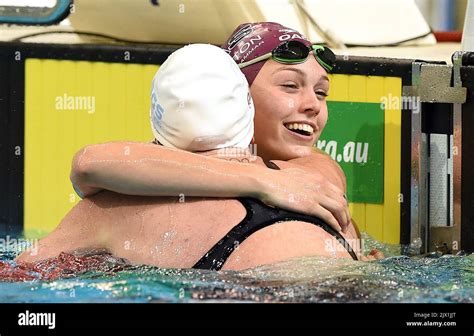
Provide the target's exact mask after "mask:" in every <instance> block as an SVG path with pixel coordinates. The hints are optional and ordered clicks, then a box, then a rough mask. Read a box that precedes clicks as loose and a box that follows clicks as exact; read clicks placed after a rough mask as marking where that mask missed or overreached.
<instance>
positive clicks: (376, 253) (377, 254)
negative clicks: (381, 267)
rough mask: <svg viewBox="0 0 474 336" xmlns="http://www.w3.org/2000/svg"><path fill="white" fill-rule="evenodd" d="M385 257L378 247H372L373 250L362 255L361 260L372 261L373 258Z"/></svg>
mask: <svg viewBox="0 0 474 336" xmlns="http://www.w3.org/2000/svg"><path fill="white" fill-rule="evenodd" d="M383 258H385V256H384V254H383V253H382V252H381V251H379V250H377V249H372V251H370V253H369V254H368V255H366V256H364V255H361V256H360V260H361V261H372V260H378V259H383Z"/></svg>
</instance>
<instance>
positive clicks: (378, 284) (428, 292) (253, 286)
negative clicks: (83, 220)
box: [0, 234, 474, 303]
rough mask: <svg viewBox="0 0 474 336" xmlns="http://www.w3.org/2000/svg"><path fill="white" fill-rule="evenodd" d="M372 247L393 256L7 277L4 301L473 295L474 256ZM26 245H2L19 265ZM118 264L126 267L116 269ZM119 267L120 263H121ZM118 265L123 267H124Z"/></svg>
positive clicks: (7, 259)
mask: <svg viewBox="0 0 474 336" xmlns="http://www.w3.org/2000/svg"><path fill="white" fill-rule="evenodd" d="M363 238H364V239H365V248H366V249H367V250H370V249H371V248H374V247H376V248H378V249H379V250H381V251H382V252H384V254H385V255H386V256H387V258H385V259H382V260H377V261H371V262H354V261H351V260H341V259H328V258H321V257H307V258H301V259H295V260H290V261H286V262H282V263H278V264H273V265H265V266H261V267H256V268H254V269H250V270H245V271H239V272H236V271H223V272H212V271H202V270H189V269H186V270H177V269H160V268H157V267H150V266H131V265H125V266H124V265H123V261H122V260H119V259H114V258H109V259H108V263H109V265H108V267H104V268H103V269H101V270H95V271H86V272H82V273H79V274H69V275H68V276H65V277H63V278H61V279H56V280H40V279H39V277H37V278H35V275H34V274H31V277H32V279H33V280H29V281H16V282H13V281H11V279H10V280H6V279H5V278H3V279H4V280H2V278H1V277H0V302H16V303H30V302H31V303H32V302H36V303H39V302H41V303H50V302H108V303H110V302H352V303H354V302H429V303H448V302H453V303H455V302H459V303H471V302H473V301H474V255H473V254H459V255H444V256H442V255H439V254H430V255H427V256H423V257H408V256H402V255H400V253H399V251H400V250H401V249H400V248H401V247H400V246H389V245H382V244H380V243H378V242H377V241H375V240H373V239H371V238H370V237H369V236H367V235H365V234H364V235H363ZM18 252H19V251H15V250H12V249H8V248H7V249H6V250H5V249H4V250H3V251H0V263H3V264H4V265H9V266H15V263H14V262H13V259H14V257H15V256H16V255H17V254H18ZM114 263H116V264H117V265H118V266H120V267H114V265H113V264H114ZM117 265H116V266H117ZM117 270H118V271H117Z"/></svg>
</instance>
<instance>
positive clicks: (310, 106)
mask: <svg viewBox="0 0 474 336" xmlns="http://www.w3.org/2000/svg"><path fill="white" fill-rule="evenodd" d="M301 94H302V97H301V105H300V112H301V113H304V114H306V115H307V116H308V117H309V118H312V117H316V116H317V115H318V114H319V112H320V111H321V101H320V100H319V99H318V97H317V96H316V93H314V91H313V89H312V88H308V89H307V90H304V91H303V92H302V93H301Z"/></svg>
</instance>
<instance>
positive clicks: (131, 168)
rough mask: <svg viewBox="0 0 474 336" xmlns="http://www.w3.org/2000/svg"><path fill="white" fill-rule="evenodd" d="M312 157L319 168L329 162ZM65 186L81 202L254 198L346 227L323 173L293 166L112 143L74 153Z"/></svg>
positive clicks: (334, 190) (334, 191)
mask: <svg viewBox="0 0 474 336" xmlns="http://www.w3.org/2000/svg"><path fill="white" fill-rule="evenodd" d="M317 155H318V157H319V158H320V160H321V161H322V163H321V165H326V164H328V163H327V162H326V161H332V159H331V158H330V157H328V156H326V155H322V154H317ZM329 164H331V165H332V163H329ZM71 181H72V182H73V185H74V186H75V189H76V190H77V191H78V193H80V194H83V196H85V197H87V196H89V195H92V194H94V193H96V192H98V191H100V190H104V189H106V190H110V191H115V192H118V193H123V194H128V195H143V196H177V195H179V194H184V195H185V196H201V197H255V198H258V199H260V200H262V201H264V202H265V203H267V204H269V205H272V206H277V207H280V208H284V209H288V210H293V211H297V212H300V213H306V214H309V215H313V216H318V217H321V218H323V219H325V220H326V221H327V222H328V223H329V224H330V225H331V226H332V227H334V228H335V229H336V230H340V229H341V227H345V226H346V225H347V218H345V217H344V216H345V215H344V214H343V212H344V211H345V209H344V207H347V205H346V204H345V203H344V206H343V207H342V208H341V207H339V206H334V200H331V197H336V198H337V199H339V198H340V196H339V194H341V195H342V192H341V191H340V190H339V188H338V187H336V186H335V185H334V184H333V183H331V182H329V180H328V179H327V177H326V176H325V173H324V172H323V173H320V172H318V171H314V170H313V171H311V174H309V173H308V172H307V171H305V170H303V169H299V167H298V166H296V168H293V169H285V170H271V169H268V168H266V167H265V166H261V165H257V164H245V163H237V162H230V161H226V160H220V159H217V158H210V157H205V156H202V155H198V154H193V153H189V152H185V151H180V150H174V149H170V148H167V147H163V146H158V145H155V144H146V143H136V142H112V143H105V144H100V145H91V146H87V147H85V148H84V149H82V150H81V151H79V152H78V153H77V154H76V156H75V157H74V160H73V165H72V171H71ZM337 202H338V201H336V203H337Z"/></svg>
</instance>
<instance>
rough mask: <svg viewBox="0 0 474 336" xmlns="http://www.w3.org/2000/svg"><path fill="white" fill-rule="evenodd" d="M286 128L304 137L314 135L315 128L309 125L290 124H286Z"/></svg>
mask: <svg viewBox="0 0 474 336" xmlns="http://www.w3.org/2000/svg"><path fill="white" fill-rule="evenodd" d="M285 127H286V128H287V129H288V130H290V131H291V132H294V133H297V134H300V135H304V136H312V135H313V133H314V129H313V127H311V126H310V125H308V124H300V123H289V124H285Z"/></svg>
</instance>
